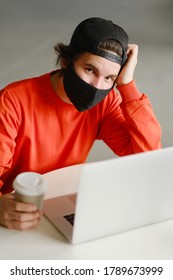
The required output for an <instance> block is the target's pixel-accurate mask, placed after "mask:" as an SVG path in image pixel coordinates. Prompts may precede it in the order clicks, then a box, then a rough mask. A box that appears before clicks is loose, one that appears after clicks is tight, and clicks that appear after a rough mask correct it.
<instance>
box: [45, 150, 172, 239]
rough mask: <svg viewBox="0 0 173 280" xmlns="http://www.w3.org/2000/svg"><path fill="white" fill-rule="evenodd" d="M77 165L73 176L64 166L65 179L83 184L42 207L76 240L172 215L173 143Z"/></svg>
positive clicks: (156, 220)
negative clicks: (147, 150)
mask: <svg viewBox="0 0 173 280" xmlns="http://www.w3.org/2000/svg"><path fill="white" fill-rule="evenodd" d="M73 168H74V167H72V170H73ZM75 168H77V170H78V171H77V172H74V176H73V172H71V178H69V176H68V174H69V173H68V172H66V168H64V169H63V173H62V171H61V180H60V181H61V182H62V181H63V183H64V184H67V183H68V184H69V189H70V188H71V185H72V184H78V186H77V189H78V191H77V194H76V193H72V194H68V195H65V196H59V197H54V198H51V199H47V200H45V201H44V208H43V211H44V213H45V215H46V216H47V218H48V219H49V220H50V221H51V222H52V223H53V224H54V225H55V226H56V227H57V228H58V229H59V230H60V231H61V232H62V233H63V234H64V235H65V236H66V238H67V239H68V240H69V241H70V242H71V243H73V244H77V243H82V242H86V241H90V240H94V239H98V238H101V237H105V236H108V235H112V234H117V233H121V232H124V231H127V230H131V229H135V228H138V227H142V226H146V225H150V224H153V223H157V222H161V221H164V220H167V219H172V218H173V147H169V148H164V149H162V150H157V151H151V152H145V153H140V154H136V155H130V156H125V157H120V158H115V159H109V160H104V161H100V162H94V163H86V164H82V165H78V166H75ZM67 170H68V168H67ZM76 174H77V176H76ZM58 181H59V180H58V173H57V184H58Z"/></svg>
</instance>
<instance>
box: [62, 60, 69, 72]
mask: <svg viewBox="0 0 173 280" xmlns="http://www.w3.org/2000/svg"><path fill="white" fill-rule="evenodd" d="M67 66H68V62H67V59H65V58H62V60H61V67H62V68H63V69H66V68H67Z"/></svg>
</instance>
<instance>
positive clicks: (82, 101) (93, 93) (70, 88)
mask: <svg viewBox="0 0 173 280" xmlns="http://www.w3.org/2000/svg"><path fill="white" fill-rule="evenodd" d="M63 83H64V89H65V92H66V94H67V96H68V98H69V99H70V101H71V102H72V103H73V105H74V106H75V108H76V109H77V110H78V111H79V112H83V111H85V110H88V109H90V108H92V107H94V106H95V105H96V104H98V103H99V102H100V101H102V100H103V99H104V98H105V97H106V95H108V93H109V92H110V91H111V90H112V88H113V87H114V85H113V86H112V87H111V88H109V89H106V90H101V89H98V88H95V87H93V86H91V85H90V84H88V83H86V82H85V81H84V80H82V79H81V78H80V77H79V76H78V75H77V74H76V73H75V70H74V67H73V64H72V63H70V64H69V65H68V67H67V68H66V69H65V71H64V79H63Z"/></svg>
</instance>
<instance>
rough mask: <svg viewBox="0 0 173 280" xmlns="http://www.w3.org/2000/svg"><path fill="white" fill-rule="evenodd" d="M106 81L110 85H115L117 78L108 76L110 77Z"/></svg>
mask: <svg viewBox="0 0 173 280" xmlns="http://www.w3.org/2000/svg"><path fill="white" fill-rule="evenodd" d="M105 81H106V82H108V83H115V81H116V78H115V77H113V76H108V77H105Z"/></svg>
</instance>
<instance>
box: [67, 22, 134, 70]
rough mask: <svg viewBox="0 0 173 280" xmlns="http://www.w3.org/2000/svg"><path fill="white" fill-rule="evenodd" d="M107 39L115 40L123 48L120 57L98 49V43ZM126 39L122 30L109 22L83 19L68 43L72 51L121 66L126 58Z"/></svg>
mask: <svg viewBox="0 0 173 280" xmlns="http://www.w3.org/2000/svg"><path fill="white" fill-rule="evenodd" d="M107 39H112V40H117V41H118V42H119V43H120V44H121V46H122V48H123V55H122V57H120V56H117V55H115V54H112V53H110V52H109V51H106V50H103V49H100V48H99V47H98V46H99V43H101V42H103V41H105V40H107ZM128 39H129V38H128V35H127V33H126V32H125V31H124V29H123V28H122V27H120V26H118V25H116V24H114V23H113V22H112V21H111V20H106V19H103V18H99V17H92V18H88V19H85V20H84V21H82V22H81V23H80V24H79V25H78V26H77V27H76V29H75V30H74V33H73V35H72V38H71V41H70V46H71V47H72V48H73V49H76V50H79V51H88V52H91V53H93V54H96V55H99V56H101V57H104V58H106V59H108V60H111V61H114V62H116V63H118V64H120V65H123V64H124V63H125V61H126V58H127V56H126V52H127V48H128Z"/></svg>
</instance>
